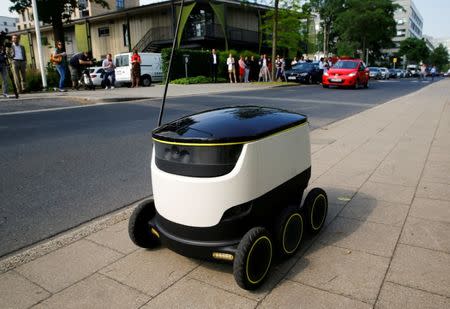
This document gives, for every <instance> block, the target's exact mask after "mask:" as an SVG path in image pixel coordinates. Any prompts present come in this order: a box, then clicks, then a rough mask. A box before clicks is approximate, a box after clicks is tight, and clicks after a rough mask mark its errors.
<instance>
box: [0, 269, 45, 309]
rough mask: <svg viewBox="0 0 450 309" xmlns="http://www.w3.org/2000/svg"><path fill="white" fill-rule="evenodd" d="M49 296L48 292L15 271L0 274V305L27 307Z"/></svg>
mask: <svg viewBox="0 0 450 309" xmlns="http://www.w3.org/2000/svg"><path fill="white" fill-rule="evenodd" d="M49 296H50V293H49V292H47V291H45V290H44V289H42V288H41V287H39V286H37V285H36V284H34V283H32V282H31V281H29V280H27V279H25V278H24V277H23V276H21V275H19V274H18V273H17V272H15V271H9V272H7V273H4V274H1V275H0V307H2V308H5V309H19V308H29V307H30V306H32V305H34V304H36V303H38V302H39V301H41V300H43V299H45V298H47V297H49Z"/></svg>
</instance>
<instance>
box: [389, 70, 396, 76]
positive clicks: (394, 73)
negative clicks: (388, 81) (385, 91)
mask: <svg viewBox="0 0 450 309" xmlns="http://www.w3.org/2000/svg"><path fill="white" fill-rule="evenodd" d="M389 78H397V71H396V70H395V69H389Z"/></svg>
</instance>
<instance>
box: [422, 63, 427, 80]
mask: <svg viewBox="0 0 450 309" xmlns="http://www.w3.org/2000/svg"><path fill="white" fill-rule="evenodd" d="M426 76H427V65H426V64H425V63H422V65H421V66H420V78H421V80H425V79H426Z"/></svg>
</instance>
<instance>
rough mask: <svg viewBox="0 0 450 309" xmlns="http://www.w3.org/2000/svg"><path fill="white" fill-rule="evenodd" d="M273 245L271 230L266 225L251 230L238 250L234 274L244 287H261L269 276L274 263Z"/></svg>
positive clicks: (251, 288)
mask: <svg viewBox="0 0 450 309" xmlns="http://www.w3.org/2000/svg"><path fill="white" fill-rule="evenodd" d="M272 255H273V245H272V238H271V236H270V233H269V231H268V230H267V229H266V228H264V227H254V228H252V229H251V230H249V231H248V232H247V233H246V234H245V235H244V237H243V238H242V240H241V242H240V243H239V246H238V248H237V251H236V255H235V258H234V264H233V274H234V279H235V280H236V283H237V284H238V285H239V286H240V287H241V288H243V289H246V290H253V289H256V288H257V287H259V286H260V285H261V284H262V283H263V282H264V279H265V278H266V276H267V273H268V271H269V268H270V264H271V263H272Z"/></svg>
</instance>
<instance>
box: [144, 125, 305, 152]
mask: <svg viewBox="0 0 450 309" xmlns="http://www.w3.org/2000/svg"><path fill="white" fill-rule="evenodd" d="M306 124H308V122H307V121H306V122H304V123H301V124H299V125H296V126H294V127H291V128H287V129H284V130H282V131H279V132H276V133H273V134H270V135H268V136H264V137H262V138H258V139H254V140H248V141H243V142H230V143H209V144H202V143H182V142H169V141H163V140H160V139H157V138H153V140H154V141H155V142H158V143H162V144H168V145H178V146H202V147H213V146H231V145H242V144H248V143H252V142H256V141H259V140H261V139H263V138H267V137H270V136H274V135H278V134H281V133H285V132H288V131H290V130H293V129H296V128H298V127H301V126H304V125H306Z"/></svg>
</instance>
